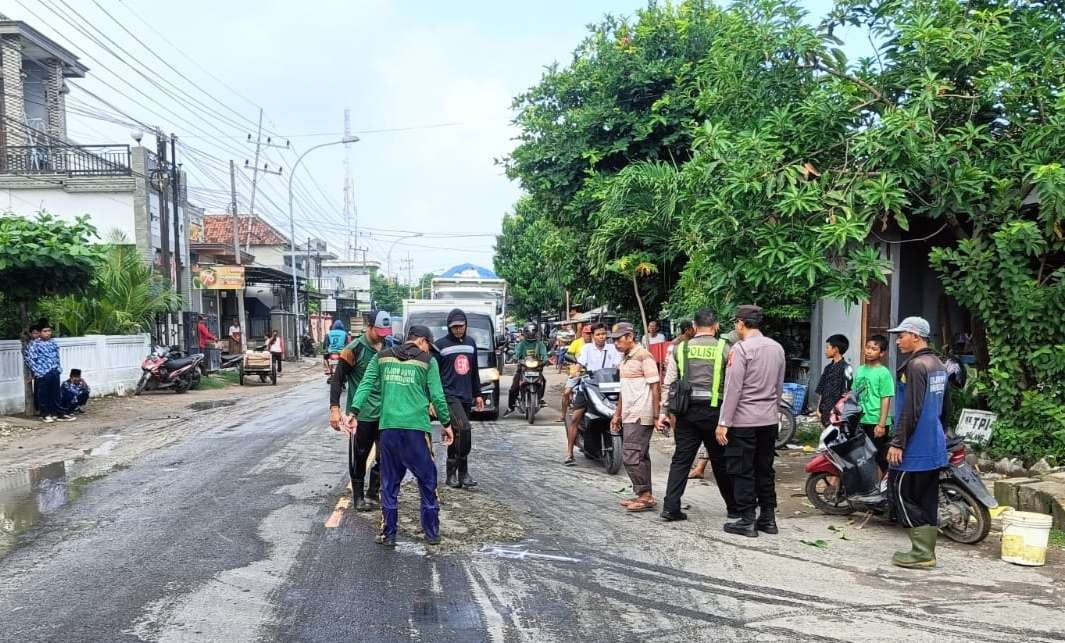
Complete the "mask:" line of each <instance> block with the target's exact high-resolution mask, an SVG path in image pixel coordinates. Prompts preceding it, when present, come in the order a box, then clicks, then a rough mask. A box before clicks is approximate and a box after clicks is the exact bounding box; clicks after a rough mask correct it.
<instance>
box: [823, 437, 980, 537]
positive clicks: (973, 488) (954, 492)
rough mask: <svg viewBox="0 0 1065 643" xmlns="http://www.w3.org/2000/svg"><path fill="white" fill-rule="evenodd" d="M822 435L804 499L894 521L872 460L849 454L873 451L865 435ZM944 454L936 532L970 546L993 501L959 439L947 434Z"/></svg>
mask: <svg viewBox="0 0 1065 643" xmlns="http://www.w3.org/2000/svg"><path fill="white" fill-rule="evenodd" d="M826 434H827V435H826V438H825V440H824V449H822V450H821V451H820V452H819V453H818V454H817V455H815V456H814V457H813V459H811V460H810V461H809V462H808V463H806V472H807V473H808V474H810V475H809V477H808V478H807V479H806V497H807V499H809V501H810V502H811V503H813V505H814V506H815V507H817V508H818V509H820V510H821V511H822V512H823V513H826V514H829V515H833V516H845V515H848V514H851V513H854V512H856V511H863V512H868V513H872V514H874V515H876V516H878V517H880V518H883V519H885V520H890V521H894V520H896V515H895V509H896V508H895V505H894V504H893V503H892V502H891V501H890V499H889V498H888V496H887V494H886V493H885V491H884V490H883V489H882V487H881V485H880V484H877V482H876V474H875V472H876V463H875V460H872V459H870V458H868V457H866V458H860V459H856V458H855V457H853V455H852V454H854V453H856V452H859V451H860V452H863V453H866V454H868V453H875V450H876V448H875V447H874V446H873V443H872V441H871V440H869V437H868V436H866V435H865V433H864V432H862V430H861V429H860V428H857V427H851V426H849V425H847V424H844V425H843V426H841V427H837V428H835V429H829V430H828V431H826ZM862 438H863V439H864V443H863V442H862V440H861V439H862ZM947 452H948V454H949V463H948V466H947V467H946V468H945V469H943V470H941V471H940V473H939V530H940V531H941V532H943V535H945V536H946V537H947V538H950V539H951V540H953V541H955V542H959V543H963V544H967V545H974V544H976V543H978V542H980V541H982V540H983V539H984V538H986V537H987V534H988V532H989V531H990V530H991V512H990V511H989V509H990V508H992V507H997V506H998V502H996V500H995V497H994V496H992V495H991V493H990V492H988V490H987V487H985V486H984V483H983V481H981V480H980V476H979V475H978V474H977V473H976V471H974V470H973V468H972V467H971V466H970V465H969V463H968V462H966V461H965V453H966V450H965V443H964V442H963V441H962V440H961V439H959V438H950V439H949V440H948V441H947ZM870 466H871V469H870ZM870 472H872V475H873V478H872V485H871V486H872V488H871V489H870V488H868V487H870ZM856 487H858V488H856ZM860 487H866V488H860Z"/></svg>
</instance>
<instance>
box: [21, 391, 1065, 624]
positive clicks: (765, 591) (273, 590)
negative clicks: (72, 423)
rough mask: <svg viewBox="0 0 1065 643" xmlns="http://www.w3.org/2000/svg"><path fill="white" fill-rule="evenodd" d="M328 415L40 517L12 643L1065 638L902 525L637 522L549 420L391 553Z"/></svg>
mask: <svg viewBox="0 0 1065 643" xmlns="http://www.w3.org/2000/svg"><path fill="white" fill-rule="evenodd" d="M325 407H326V405H325V390H324V387H323V386H322V384H321V383H320V382H313V383H309V384H305V385H302V386H299V387H297V388H295V389H292V390H291V391H289V392H288V393H286V395H285V396H284V397H282V398H281V399H278V400H274V401H271V402H269V403H267V404H264V403H263V402H262V401H261V400H260V401H257V402H255V403H254V404H245V403H242V404H238V405H237V406H234V407H231V408H226V409H218V410H217V411H214V412H212V413H210V414H206V415H205V418H206V419H207V421H210V422H211V423H212V424H213V426H212V427H211V428H210V429H209V430H207V431H202V432H199V433H196V434H194V435H190V436H189V437H188V439H186V440H183V441H181V442H179V443H177V444H174V445H172V446H168V447H165V448H163V449H160V450H157V451H154V452H152V453H150V454H149V455H147V456H145V457H143V458H141V459H140V460H139V461H137V462H135V463H133V464H132V466H129V467H128V468H124V469H121V470H116V471H115V472H113V473H111V474H110V475H108V476H107V477H105V478H102V479H100V480H97V481H95V482H92V483H91V484H89V485H88V486H87V487H86V488H85V489H83V490H82V491H81V495H80V497H78V498H77V500H76V501H74V502H72V503H70V504H69V505H67V506H66V507H64V508H63V509H62V510H60V511H54V512H51V513H48V514H47V515H46V516H45V518H44V519H43V520H42V521H41V522H40V523H39V524H38V525H37V526H36V527H35V528H34V529H32V530H31V531H29V532H27V533H24V534H22V535H21V536H20V538H19V541H18V546H17V547H16V548H15V549H14V551H13V552H11V553H10V554H8V555H7V556H6V557H4V558H2V559H0V640H5V641H7V640H10V641H55V640H71V641H122V640H130V641H133V640H161V641H192V640H203V641H252V640H285V641H289V640H291V641H338V640H350V641H434V642H436V641H562V640H584V641H650V640H661V641H693V640H755V639H756V640H787V641H796V640H856V641H857V640H871V639H872V640H902V639H908V640H937V641H943V640H958V641H1001V640H1007V639H1008V640H1025V641H1062V640H1065V609H1063V608H1065V594H1063V592H1062V588H1061V586H1060V584H1055V583H1053V582H1052V577H1051V576H1049V575H1047V574H1046V573H1045V571H1044V570H1040V569H1027V568H1019V567H1014V566H1011V565H1008V564H1005V563H1002V562H1000V561H998V560H995V559H994V558H992V557H988V556H976V555H974V551H973V550H971V549H966V548H965V547H963V546H960V545H950V544H948V545H944V546H943V547H942V548H941V552H940V560H941V563H940V567H939V569H937V570H934V571H931V572H907V571H905V570H898V569H895V568H892V567H891V566H890V565H888V564H887V563H886V561H887V559H888V557H889V556H890V554H891V552H892V551H893V550H894V549H896V548H898V547H900V546H901V545H902V542H903V540H904V536H903V534H901V532H899V531H898V530H897V529H894V528H893V527H891V526H888V525H877V524H871V525H866V526H864V527H863V528H862V529H860V530H859V529H858V527H857V526H856V525H853V524H846V523H845V522H844V521H841V520H840V519H835V520H832V519H829V518H827V517H821V516H814V517H808V516H804V517H799V518H795V519H784V520H782V533H781V534H780V535H779V536H775V537H761V538H758V539H756V540H748V539H744V538H741V537H734V536H730V535H727V534H724V533H722V532H721V530H720V525H721V523H722V522H723V520H724V515H723V514H724V511H723V507H722V506H721V502H720V499H718V498H716V497H715V493H714V488H713V487H712V486H708V485H696V486H694V487H693V488H692V489H691V493H690V494H689V495H688V496H687V497H686V500H685V501H686V502H688V503H690V504H691V505H692V508H691V510H690V514H691V517H692V519H691V520H689V521H687V522H685V523H673V524H664V523H661V522H659V521H658V520H657V517H656V516H655V515H654V514H653V513H643V514H639V515H632V514H627V513H625V512H624V511H623V510H622V509H621V508H620V507H619V506H618V503H617V501H618V499H619V498H621V497H623V496H624V495H625V494H626V492H627V489H626V486H627V480H626V478H625V476H624V474H623V473H622V474H619V475H617V476H608V475H606V473H605V472H604V471H603V470H602V469H600V468H599V467H598V466H596V465H595V464H594V463H590V462H581V463H580V465H579V466H577V467H562V466H561V465H560V464H559V460H560V457H559V456H560V455H561V442H560V440H561V426H560V425H558V424H556V423H553V422H551V420H553V419H555V418H557V415H558V414H557V411H553V410H550V409H548V410H545V411H544V413H543V414H542V420H541V421H540V422H538V423H537V425H535V426H532V427H530V426H528V425H527V424H525V423H524V422H520V421H518V420H513V421H507V420H504V421H500V422H494V423H481V424H478V425H476V426H475V431H476V433H475V442H474V457H475V460H474V466H473V468H472V472H473V473H474V475H475V476H476V477H477V478H478V479H479V480H480V481H481V487H480V488H479V489H478V490H476V491H471V492H467V491H454V490H450V489H444V490H443V503H444V505H443V506H444V538H445V544H444V545H443V546H441V547H440V548H429V547H428V546H426V545H425V544H424V541H423V540H422V539H421V537H420V535H419V534H418V533H416V525H415V524H414V523H413V522H412V521H411V520H410V518H411V517H412V516H410V515H409V514H410V513H411V512H409V511H408V512H406V513H407V514H408V515H407V520H406V521H405V522H404V523H403V525H402V530H401V543H400V546H399V547H398V548H397V549H396V550H386V549H384V548H381V547H380V546H378V545H376V544H374V543H373V535H374V533H375V532H376V528H377V517H376V516H375V515H372V514H356V513H353V512H351V510H350V509H347V508H345V506H344V501H343V498H344V497H345V496H346V491H345V487H346V484H347V479H346V473H345V472H346V459H345V458H346V456H345V450H344V449H345V444H344V442H343V441H342V439H341V438H339V437H338V436H337V435H335V434H334V433H333V432H331V431H329V430H328V429H327V428H326V425H325V421H326V412H325ZM442 451H443V450H442V449H439V448H438V449H437V457H438V460H441V465H442V457H443V453H442ZM666 451H668V441H666V440H660V441H658V442H656V445H655V450H654V452H653V453H654V454H653V458H654V461H655V483H656V485H658V487H659V488H661V487H662V486H664V474H665V470H664V467H665V465H666V462H667V459H668V457H667V456H666V455H665V452H666ZM404 494H405V498H406V499H407V502H411V501H412V500H413V496H415V495H416V494H415V493H414V492H413V491H412V489H410V487H407V486H405V487H404ZM829 526H832V527H835V530H830V529H829V528H828V527H829ZM841 535H846V538H842V537H840V536H841ZM818 539H823V540H824V541H825V542H826V547H824V548H821V547H815V546H811V545H810V544H807V543H810V542H816V540H818ZM804 541H805V542H804Z"/></svg>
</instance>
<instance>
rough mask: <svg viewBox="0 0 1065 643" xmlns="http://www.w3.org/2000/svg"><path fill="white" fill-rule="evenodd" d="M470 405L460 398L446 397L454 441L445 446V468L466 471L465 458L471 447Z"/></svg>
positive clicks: (460, 471)
mask: <svg viewBox="0 0 1065 643" xmlns="http://www.w3.org/2000/svg"><path fill="white" fill-rule="evenodd" d="M470 408H471V407H470V405H469V404H466V403H465V402H463V401H462V400H461V399H460V398H457V397H450V396H448V398H447V409H448V412H449V413H451V430H452V431H453V432H454V433H455V441H454V442H452V443H451V445H450V446H448V448H447V470H448V471H452V470H455V471H458V472H459V473H460V474H462V473H466V472H467V470H468V469H467V458H468V457H469V455H470V450H471V449H473V432H472V431H470Z"/></svg>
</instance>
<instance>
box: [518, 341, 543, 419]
mask: <svg viewBox="0 0 1065 643" xmlns="http://www.w3.org/2000/svg"><path fill="white" fill-rule="evenodd" d="M545 365H546V362H543V361H541V360H540V359H538V358H536V357H526V358H525V359H524V360H522V361H521V362H519V363H518V369H519V372H520V373H521V384H520V385H519V388H518V410H520V411H521V414H522V415H523V416H525V419H526V420H527V421H528V422H529V424H532V423H533V422H534V421H535V420H536V412H537V411H539V410H540V406H541V401H542V400H543V398H544V394H543V391H544V386H545V381H544V366H545Z"/></svg>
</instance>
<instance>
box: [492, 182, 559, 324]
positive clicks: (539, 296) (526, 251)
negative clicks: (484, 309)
mask: <svg viewBox="0 0 1065 643" xmlns="http://www.w3.org/2000/svg"><path fill="white" fill-rule="evenodd" d="M573 250H574V249H573V246H572V243H570V242H569V241H568V240H567V239H566V238H565V236H564V235H563V234H562V233H561V232H560V230H559V228H558V227H557V226H556V225H554V224H553V223H551V222H550V221H548V220H547V218H546V217H543V216H541V215H540V214H539V213H538V212H537V211H536V210H535V208H534V207H533V206H532V202H531V200H530V199H528V198H526V199H522V200H521V201H519V202H518V203H517V205H516V206H515V211H514V213H513V214H508V215H507V216H505V217H503V233H502V234H501V235H500V236H499V237H498V239H497V241H496V254H495V269H496V273H497V274H499V276H500V277H502V278H504V279H506V280H507V291H508V293H509V296H510V297H511V298H512V299H513V302H514V303H513V306H512V307H511V312H512V313H513V314H514V316H515V317H517V318H521V319H538V318H539V317H540V316H541V313H543V312H544V311H557V310H561V309H562V308H563V306H564V302H565V297H566V289H567V287H568V285H569V284H571V283H573V282H574V268H573V266H574V263H575V253H574V251H573Z"/></svg>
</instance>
